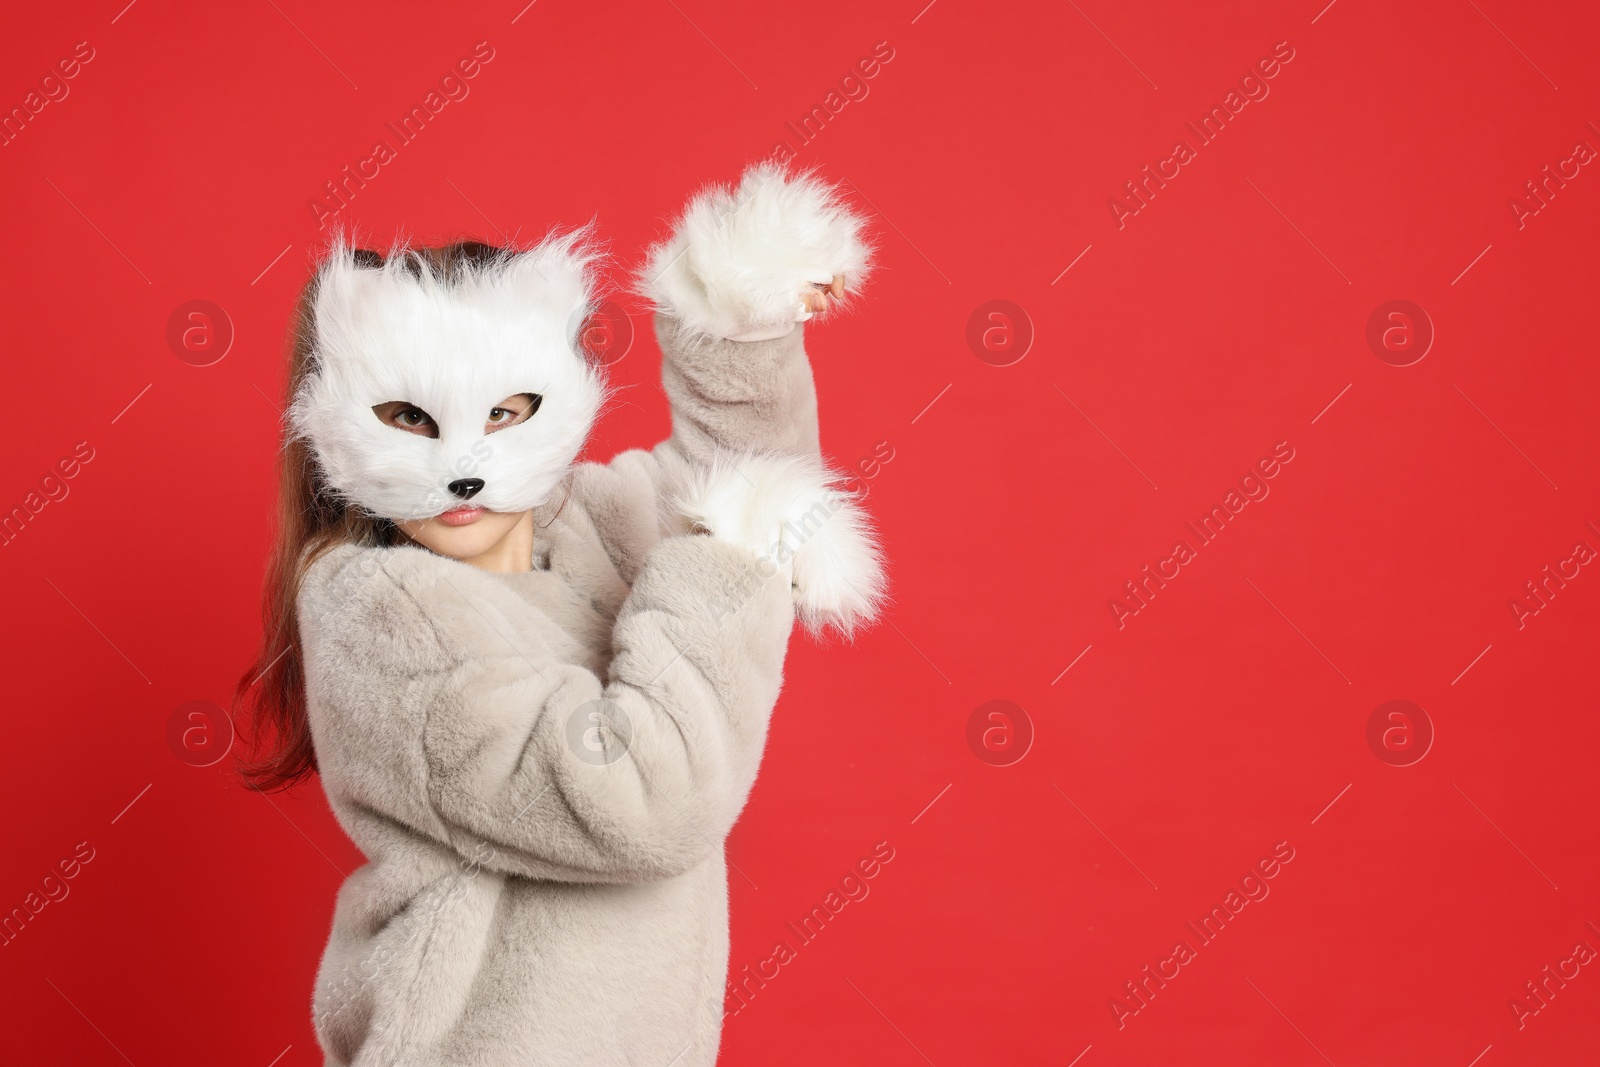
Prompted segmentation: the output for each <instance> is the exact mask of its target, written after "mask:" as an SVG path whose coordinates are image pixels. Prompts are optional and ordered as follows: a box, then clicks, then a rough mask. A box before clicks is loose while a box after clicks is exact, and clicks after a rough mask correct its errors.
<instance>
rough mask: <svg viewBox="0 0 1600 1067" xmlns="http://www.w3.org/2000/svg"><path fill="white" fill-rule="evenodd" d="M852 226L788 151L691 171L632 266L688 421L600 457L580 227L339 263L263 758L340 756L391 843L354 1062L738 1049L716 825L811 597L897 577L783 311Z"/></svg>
mask: <svg viewBox="0 0 1600 1067" xmlns="http://www.w3.org/2000/svg"><path fill="white" fill-rule="evenodd" d="M861 227H862V223H861V220H860V219H859V218H858V217H856V216H855V215H853V214H851V213H850V212H849V211H848V210H846V209H845V208H844V207H843V206H842V205H841V204H840V202H839V201H838V199H837V197H836V194H835V192H834V190H832V189H831V188H829V187H828V186H825V185H823V184H821V183H819V182H817V181H815V180H814V179H812V178H811V177H809V176H801V177H798V178H790V177H788V176H787V175H785V174H784V173H783V172H782V171H781V170H778V169H776V168H773V167H770V166H757V167H753V168H751V169H750V170H749V171H747V172H746V174H745V176H744V178H743V180H742V182H741V183H740V185H739V187H738V188H737V189H736V190H732V191H730V190H727V189H723V188H712V189H709V190H707V191H706V192H704V193H702V194H700V195H699V196H697V197H696V198H695V199H694V200H692V201H691V202H690V204H689V206H688V208H687V210H686V211H685V212H684V214H683V216H682V217H681V218H680V219H679V221H678V223H677V225H676V228H675V232H674V234H673V236H672V237H671V239H669V240H668V241H667V242H665V243H664V244H662V245H659V246H657V247H656V248H655V249H653V250H652V252H651V255H650V260H649V264H648V266H647V268H646V270H645V271H644V273H643V275H642V279H643V288H644V290H645V292H646V293H647V295H648V296H649V297H650V298H651V299H652V300H653V302H654V304H655V307H656V311H657V314H656V332H657V337H658V339H659V341H660V344H661V349H662V352H663V355H664V365H663V371H662V382H663V385H664V387H665V392H666V395H667V396H668V398H669V400H670V402H671V405H672V424H673V426H672V435H671V437H670V438H668V439H667V440H666V441H664V442H662V443H661V444H659V445H657V446H656V447H655V448H653V449H650V450H648V451H642V450H636V451H629V452H624V453H623V454H621V455H619V456H617V457H616V458H615V459H614V460H612V461H611V462H610V463H609V464H605V465H598V464H592V463H583V464H577V465H574V461H575V459H576V457H577V455H578V454H579V452H580V450H581V449H582V447H583V443H584V440H585V439H586V437H587V435H588V432H589V430H590V427H591V426H592V424H593V422H594V420H595V417H596V415H597V413H598V411H599V408H600V405H601V402H602V399H603V393H604V390H603V385H602V383H601V381H600V380H599V378H598V377H597V372H596V371H595V370H594V368H593V367H592V366H591V365H590V364H589V362H587V361H586V360H585V359H584V358H583V356H582V354H581V353H580V352H579V350H578V347H577V344H576V341H577V337H578V334H579V326H580V325H581V324H582V323H583V322H584V320H585V318H586V316H587V315H588V313H589V311H590V310H591V308H592V306H593V270H592V268H593V265H594V260H595V254H594V252H593V251H592V250H591V247H590V246H589V245H588V244H587V238H588V233H587V231H579V232H577V233H571V234H566V235H557V236H552V237H550V238H547V239H546V240H545V241H544V242H543V243H541V244H539V245H537V246H536V247H534V248H531V249H527V250H520V251H519V250H509V249H497V248H492V247H489V246H486V245H481V244H475V243H463V244H456V245H451V246H448V247H445V248H415V249H396V250H394V251H392V252H390V253H389V254H388V255H387V256H380V255H377V254H375V253H371V252H365V251H354V250H351V249H348V248H346V247H344V246H342V245H340V246H336V247H335V249H334V250H333V252H332V254H331V255H330V256H329V257H328V258H327V260H326V261H325V262H324V263H323V264H322V265H321V266H320V268H319V269H318V271H317V273H316V275H315V277H314V278H313V280H312V282H311V284H310V285H309V286H308V287H307V290H306V293H305V295H304V297H303V298H302V300H301V304H300V308H299V313H298V315H297V318H296V323H295V328H294V332H293V344H292V353H291V366H290V390H291V396H292V402H291V406H290V409H289V418H288V423H289V425H288V429H287V435H286V441H285V446H284V453H283V457H284V468H283V471H284V476H283V484H282V500H281V514H280V520H279V521H280V528H279V531H278V541H277V546H276V551H275V555H274V558H273V561H272V564H271V571H270V575H269V583H268V597H267V602H266V625H267V629H266V640H265V642H264V644H263V647H262V650H261V653H260V659H259V661H258V664H257V667H256V669H255V670H253V671H252V672H250V674H248V675H247V676H246V679H247V680H248V681H242V682H241V699H243V700H244V701H245V702H246V703H248V704H249V705H250V709H249V710H250V711H251V712H252V719H253V721H254V722H255V723H256V724H257V728H258V738H259V739H261V741H262V742H264V744H265V747H266V753H265V758H264V759H263V760H261V761H260V762H258V763H256V764H254V765H253V766H250V767H249V768H247V773H248V775H249V777H250V780H251V781H252V783H253V784H254V785H255V786H256V787H257V788H278V787H283V786H287V785H290V784H293V783H294V782H295V781H298V780H299V779H301V778H303V777H305V776H306V775H308V774H310V773H312V772H313V771H315V772H317V773H319V774H320V776H321V779H322V783H323V788H324V789H325V790H326V791H327V794H328V799H329V802H330V804H331V806H332V808H333V811H334V814H335V815H336V816H337V817H338V819H339V822H340V824H341V825H342V826H343V827H344V828H345V830H346V832H348V833H349V835H350V837H351V839H352V840H353V841H354V842H355V843H356V845H357V846H358V847H359V848H360V849H361V851H362V852H363V853H364V854H365V856H366V857H367V860H368V863H367V864H366V865H365V866H363V867H362V868H360V869H359V870H358V871H356V873H355V874H353V875H351V876H350V878H349V880H348V881H346V882H345V884H344V886H343V888H342V889H341V890H340V892H339V896H338V902H337V907H336V909H335V913H334V918H333V930H332V934H331V937H330V939H329V943H328V947H327V950H326V952H325V953H324V956H323V960H322V965H321V968H320V971H319V974H318V978H317V987H316V995H315V999H314V1009H315V1018H314V1021H315V1025H316V1031H317V1036H318V1038H319V1040H320V1041H321V1043H322V1046H323V1048H324V1050H325V1053H326V1062H327V1064H329V1065H330V1067H332V1065H350V1067H358V1065H362V1067H364V1065H370V1064H384V1065H390V1067H401V1065H411V1064H416V1065H423V1064H426V1065H429V1067H441V1065H468V1064H470V1065H473V1067H490V1065H501V1064H505V1065H511V1064H518V1065H522V1064H532V1063H538V1064H550V1065H565V1064H650V1065H654V1067H669V1065H670V1067H689V1065H705V1064H711V1063H712V1062H713V1061H714V1060H715V1059H716V1055H717V1046H718V1041H719V1037H720V1030H721V1017H722V999H723V987H724V982H725V980H726V972H727V960H728V929H727V922H728V911H727V874H726V868H725V865H724V860H723V854H722V846H723V840H724V837H725V836H726V834H727V833H728V830H729V828H730V827H731V825H732V823H733V821H734V819H735V818H736V817H737V816H738V813H739V810H740V808H741V807H742V806H743V804H744V802H745V798H746V796H747V795H748V793H749V790H750V787H751V784H752V783H753V781H754V778H755V774H756V770H757V766H758V763H759V761H760V757H761V751H762V746H763V743H764V740H765V735H766V727H767V718H768V715H769V713H770V712H771V710H772V706H773V704H774V702H775V700H776V699H777V695H778V689H779V686H780V684H781V680H782V679H781V673H782V666H783V657H784V652H785V648H786V645H787V642H788V635H789V630H790V627H791V624H792V621H793V619H794V618H795V617H796V615H798V616H799V617H800V618H801V619H802V621H804V622H805V623H806V624H807V625H808V626H809V627H810V628H812V629H813V630H816V629H819V628H821V627H823V626H827V625H833V626H835V627H837V628H839V629H841V630H843V631H845V632H848V631H849V630H850V629H851V627H852V626H854V625H856V624H857V623H860V622H863V621H866V620H868V619H870V618H872V617H873V616H874V614H875V611H876V608H877V606H878V603H879V600H880V598H881V595H882V590H883V579H882V571H881V567H880V564H879V556H878V551H877V547H876V544H875V542H874V540H873V538H872V534H871V530H870V526H869V524H868V522H867V520H866V518H865V516H864V515H863V513H862V512H861V511H860V510H859V509H858V507H857V505H856V503H855V502H854V501H853V500H852V499H851V498H850V497H849V496H848V495H847V494H844V493H841V492H839V491H838V489H837V486H838V479H837V477H836V476H835V475H833V474H832V473H830V472H828V471H827V470H826V469H825V468H824V467H823V466H822V464H821V459H820V454H819V452H818V445H817V420H816V398H815V394H814V391H813V387H812V380H811V372H810V366H809V364H808V363H807V360H806V355H805V351H804V348H803V347H802V334H803V328H802V327H801V326H799V325H797V324H798V323H800V322H804V321H805V320H807V319H810V318H811V317H813V316H814V315H815V314H817V313H819V312H822V311H825V310H827V309H828V308H829V305H830V302H837V301H838V300H839V299H840V298H842V297H843V296H844V295H845V294H846V292H847V291H849V290H853V289H854V288H855V287H856V286H857V285H858V284H859V282H860V281H861V279H862V278H863V277H864V276H865V273H866V271H867V268H868V257H869V251H870V250H869V249H868V248H867V246H866V245H865V244H864V243H863V242H862V239H861ZM257 678H259V681H258V682H256V683H255V684H254V685H251V684H250V682H251V681H254V680H255V679H257Z"/></svg>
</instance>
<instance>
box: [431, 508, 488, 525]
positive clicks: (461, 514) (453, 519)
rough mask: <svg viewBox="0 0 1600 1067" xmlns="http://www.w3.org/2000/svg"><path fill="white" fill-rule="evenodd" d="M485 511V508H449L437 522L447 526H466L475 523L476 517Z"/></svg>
mask: <svg viewBox="0 0 1600 1067" xmlns="http://www.w3.org/2000/svg"><path fill="white" fill-rule="evenodd" d="M487 510H488V509H487V508H475V507H460V508H451V509H450V510H449V511H447V512H445V513H444V514H442V515H440V516H439V521H440V522H442V523H445V524H446V525H449V526H467V525H469V524H471V523H474V522H477V521H478V517H479V516H480V515H482V514H483V513H484V512H485V511H487Z"/></svg>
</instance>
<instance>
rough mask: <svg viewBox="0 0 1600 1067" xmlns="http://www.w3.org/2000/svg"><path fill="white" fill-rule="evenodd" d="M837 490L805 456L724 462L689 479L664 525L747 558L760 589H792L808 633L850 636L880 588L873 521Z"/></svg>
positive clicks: (838, 480)
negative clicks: (752, 559)
mask: <svg viewBox="0 0 1600 1067" xmlns="http://www.w3.org/2000/svg"><path fill="white" fill-rule="evenodd" d="M843 481H844V477H843V476H842V475H840V474H837V473H835V472H833V471H829V470H828V469H827V468H825V467H824V466H823V465H822V464H821V462H819V461H818V460H816V459H813V458H809V457H805V456H790V455H776V454H766V453H746V454H743V455H735V454H726V453H725V454H723V455H720V456H718V457H717V458H716V459H715V460H714V461H713V462H711V463H710V464H708V465H706V466H703V467H697V468H694V469H692V470H690V471H689V472H688V473H687V474H686V475H685V481H684V484H682V485H681V486H680V487H679V488H678V490H677V491H676V492H675V493H673V494H671V496H670V497H669V505H668V506H669V508H670V512H669V514H668V516H667V519H668V523H669V527H670V528H672V529H673V530H675V531H676V532H678V533H699V534H710V535H711V536H713V537H716V538H718V539H719V540H723V541H730V542H732V543H734V544H737V545H740V546H742V547H744V548H746V549H748V550H749V551H750V552H752V553H753V554H754V555H755V556H756V563H755V570H754V575H755V577H756V578H757V579H758V580H762V581H784V582H788V583H789V584H790V586H791V588H792V591H793V594H794V603H795V610H796V612H797V614H798V615H799V617H800V621H801V623H802V624H803V625H804V626H805V628H806V629H807V631H809V632H810V633H811V634H813V635H818V634H820V633H821V632H822V631H823V630H824V629H825V628H827V627H830V626H831V627H833V628H834V629H836V630H838V631H840V632H841V633H842V634H844V635H845V636H846V637H848V636H849V635H850V634H851V632H852V631H853V630H854V629H855V628H856V627H857V626H859V625H861V624H864V623H869V622H871V621H872V620H873V619H875V618H876V617H877V614H878V610H879V608H880V607H881V605H882V603H883V599H884V595H885V585H886V583H885V579H884V573H883V558H882V553H881V551H880V549H879V547H878V542H877V537H876V535H875V534H874V531H873V528H872V521H871V519H870V517H869V516H868V515H867V513H866V511H865V510H864V509H863V508H862V507H861V506H860V504H858V503H857V502H856V499H855V497H854V496H853V495H852V494H851V493H849V492H847V491H845V490H844V489H842V488H841V485H842V483H843Z"/></svg>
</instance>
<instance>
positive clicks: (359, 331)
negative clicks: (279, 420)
mask: <svg viewBox="0 0 1600 1067" xmlns="http://www.w3.org/2000/svg"><path fill="white" fill-rule="evenodd" d="M588 240H589V233H588V231H587V230H579V231H576V232H573V233H567V234H562V235H553V236H551V237H549V238H546V239H545V241H544V242H542V243H541V244H539V245H538V246H536V247H534V248H532V249H529V250H527V251H523V252H517V251H508V252H507V253H506V254H504V255H502V256H496V257H493V258H491V259H486V260H480V261H476V262H474V261H470V260H469V261H466V262H463V263H462V264H461V265H460V268H459V270H455V271H452V272H451V273H450V274H449V275H448V276H446V275H444V274H442V273H438V272H436V271H434V270H431V269H430V268H429V267H428V266H427V264H426V263H424V262H422V261H421V260H420V259H419V258H418V257H417V256H415V255H411V254H408V253H407V252H405V251H404V250H403V249H398V248H397V249H396V250H394V251H393V252H391V253H390V254H389V256H388V257H387V258H386V259H385V260H384V262H383V265H382V266H368V265H362V262H360V261H358V257H357V254H356V252H355V251H354V250H353V249H351V248H350V247H348V246H347V245H345V244H344V243H342V242H341V243H339V244H337V245H335V247H334V249H333V251H332V252H331V253H330V255H329V256H328V258H327V260H326V261H325V262H324V263H323V265H322V266H321V268H320V269H319V271H318V273H317V283H316V292H315V296H314V298H313V304H312V315H313V328H314V346H315V347H314V362H313V370H312V371H311V373H310V374H309V375H308V376H307V378H306V379H305V381H304V382H303V383H302V385H301V387H300V389H299V391H298V392H297V394H296V395H295V397H294V399H293V402H292V403H291V405H290V409H289V420H290V426H291V429H292V431H293V432H294V433H295V434H296V435H298V436H301V437H304V438H306V439H307V441H308V442H309V444H310V447H311V451H312V454H313V455H314V457H315V459H316V462H317V465H318V467H319V469H320V471H321V473H322V476H323V478H324V479H325V480H326V482H327V483H328V485H329V486H330V487H331V488H332V489H334V490H335V491H336V492H338V493H339V494H340V495H341V496H343V497H344V498H345V499H347V500H348V501H350V502H352V503H354V504H356V505H358V506H360V507H362V508H364V509H365V510H367V511H368V512H370V513H372V514H373V515H377V516H380V517H382V518H387V519H393V520H397V521H401V520H408V519H423V518H428V517H431V516H434V515H438V514H439V513H440V512H443V511H448V510H449V509H451V508H453V507H456V506H459V505H460V504H462V503H463V500H462V499H461V498H460V497H459V496H457V495H455V494H453V493H452V492H451V491H450V490H449V488H448V486H449V485H450V483H452V482H455V481H458V480H460V479H468V478H481V479H482V480H483V488H482V489H481V490H480V491H479V492H478V493H477V494H476V495H474V496H472V498H471V500H472V503H473V504H474V505H479V506H482V507H486V508H488V509H490V510H491V511H506V512H517V511H527V510H529V509H531V508H534V507H537V506H538V505H540V504H542V503H543V502H544V501H545V500H546V498H548V497H549V496H550V494H551V491H552V490H553V489H554V488H555V487H556V486H557V485H559V484H560V482H561V479H562V478H563V476H564V475H565V474H566V472H567V470H568V468H569V467H570V466H571V464H572V462H573V460H574V459H576V458H577V455H578V452H579V451H580V450H581V449H582V448H583V443H584V441H585V439H586V438H587V437H588V434H589V429H590V427H591V426H592V425H593V424H594V421H595V418H596V417H597V415H598V414H599V410H600V405H601V403H602V401H603V399H604V395H605V387H604V383H603V382H602V381H601V379H600V378H599V376H598V375H597V374H596V373H595V371H594V370H593V368H592V367H591V366H590V364H589V362H588V361H587V360H585V358H584V357H583V355H582V354H581V353H580V351H579V349H578V345H577V336H578V331H579V329H580V327H581V326H582V324H583V320H584V318H585V317H586V316H587V315H588V313H589V311H590V310H591V308H592V300H593V296H592V293H593V278H592V274H591V267H592V265H593V263H594V261H595V259H596V258H597V253H596V252H595V250H594V249H593V247H592V246H591V245H590V244H589V243H588ZM408 261H409V262H408ZM519 393H532V394H534V395H536V396H538V397H539V398H540V400H539V404H538V408H537V410H536V411H535V412H534V414H533V415H532V417H530V418H528V419H526V420H524V421H523V422H520V423H517V424H515V425H512V426H508V427H506V428H504V429H500V430H495V431H494V432H492V433H489V432H486V423H487V422H488V420H489V414H490V412H491V411H492V410H493V409H494V408H495V407H497V406H498V405H499V404H500V403H501V401H503V400H505V399H506V398H507V397H512V396H515V395H517V394H519ZM391 401H404V402H406V403H407V404H411V405H414V406H416V407H418V408H420V409H422V410H423V411H424V412H426V413H427V414H428V415H429V416H431V417H432V419H433V421H434V423H435V424H436V425H437V427H438V436H437V437H432V438H430V437H423V436H421V435H419V434H414V433H410V432H408V431H406V430H403V429H400V428H399V427H396V426H392V425H388V424H386V423H384V422H382V421H380V420H379V418H378V416H377V415H376V414H374V412H373V407H374V406H375V405H379V404H384V403H389V402H391Z"/></svg>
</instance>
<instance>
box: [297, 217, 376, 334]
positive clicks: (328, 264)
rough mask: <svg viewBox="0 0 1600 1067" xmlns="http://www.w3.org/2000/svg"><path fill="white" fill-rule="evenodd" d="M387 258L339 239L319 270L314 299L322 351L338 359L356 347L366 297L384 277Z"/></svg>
mask: <svg viewBox="0 0 1600 1067" xmlns="http://www.w3.org/2000/svg"><path fill="white" fill-rule="evenodd" d="M384 262H385V260H384V257H383V256H381V255H379V254H378V253H377V252H372V251H369V250H368V249H364V248H351V247H349V246H348V245H346V244H345V243H344V241H343V240H342V239H341V240H339V241H338V242H336V243H335V244H334V246H333V248H332V250H331V251H330V252H329V253H328V258H327V259H326V260H324V261H323V263H322V267H321V268H320V269H319V270H318V271H317V291H316V296H315V298H314V299H313V300H312V305H311V308H312V324H313V327H314V330H315V337H316V342H317V350H318V353H319V354H320V355H321V356H322V357H323V358H325V359H327V358H330V357H331V358H334V359H337V358H338V356H339V354H340V353H341V352H343V351H347V350H353V347H354V342H355V339H356V337H357V335H358V334H357V330H358V327H359V324H360V322H361V319H362V314H363V308H364V306H365V304H366V303H367V301H366V299H365V298H366V296H367V295H368V294H369V293H371V292H372V289H373V286H374V284H375V283H376V282H377V280H378V278H379V277H381V271H382V268H383V266H384Z"/></svg>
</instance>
